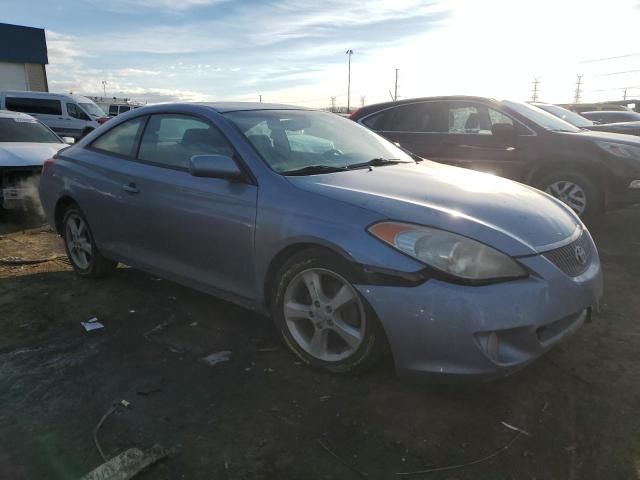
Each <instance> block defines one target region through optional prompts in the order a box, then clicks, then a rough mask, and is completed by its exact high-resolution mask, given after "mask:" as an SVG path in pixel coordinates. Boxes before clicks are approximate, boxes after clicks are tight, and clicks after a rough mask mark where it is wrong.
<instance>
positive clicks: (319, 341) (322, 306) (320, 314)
mask: <svg viewBox="0 0 640 480" xmlns="http://www.w3.org/2000/svg"><path fill="white" fill-rule="evenodd" d="M284 318H285V321H286V324H287V328H288V329H289V332H290V333H291V336H292V337H293V339H294V340H295V342H296V343H297V344H298V346H300V347H301V348H302V349H303V350H304V351H305V352H307V353H308V354H309V355H311V356H312V357H314V358H316V359H318V360H321V361H324V362H336V361H339V360H344V359H345V358H348V357H350V356H351V355H353V354H354V353H355V352H356V351H357V350H358V348H359V347H360V345H361V344H362V340H363V338H364V334H365V331H366V317H365V313H364V305H363V304H362V300H361V299H360V298H359V296H358V293H357V292H356V291H355V290H354V288H353V287H352V286H351V285H350V284H349V282H347V281H346V280H345V279H344V278H342V277H341V276H340V275H338V274H337V273H335V272H332V271H330V270H326V269H323V268H310V269H308V270H303V271H302V272H300V273H298V274H297V275H296V276H295V277H294V278H293V279H292V280H291V282H290V283H289V285H288V286H287V289H286V291H285V294H284Z"/></svg>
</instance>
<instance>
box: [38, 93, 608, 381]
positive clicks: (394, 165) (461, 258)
mask: <svg viewBox="0 0 640 480" xmlns="http://www.w3.org/2000/svg"><path fill="white" fill-rule="evenodd" d="M40 196H41V200H42V204H43V206H44V209H45V211H46V213H47V216H48V219H49V221H50V223H51V224H52V225H54V226H55V228H56V229H57V231H58V232H59V233H60V234H61V235H62V236H63V237H64V239H65V245H66V248H67V253H68V255H69V258H70V260H71V263H72V265H73V267H74V269H75V271H76V272H77V273H78V274H79V275H81V276H86V277H94V276H99V275H104V274H106V273H108V272H111V271H112V270H114V268H115V267H116V265H117V263H118V262H122V263H124V264H127V265H131V266H133V267H135V268H139V269H141V270H146V271H149V272H152V273H154V274H156V275H159V276H162V277H165V278H168V279H171V280H175V281H176V282H179V283H182V284H185V285H189V286H192V287H194V288H197V289H199V290H203V291H205V292H210V293H212V294H214V295H217V296H220V297H222V298H225V299H228V300H231V301H234V302H237V303H240V304H242V305H245V306H247V307H249V308H252V309H255V310H257V311H260V312H263V313H265V314H268V315H270V316H271V317H272V318H273V320H274V322H275V324H276V326H277V329H278V331H279V332H280V334H281V335H282V337H283V339H284V341H285V342H286V344H287V345H288V346H289V348H290V349H291V350H292V351H293V352H294V353H295V354H296V355H298V356H299V357H300V358H301V359H302V360H303V361H304V362H306V363H307V364H309V365H312V366H315V367H320V368H325V369H327V370H331V371H333V372H353V371H358V370H362V369H364V368H366V367H368V366H370V365H371V364H372V363H373V362H374V361H375V360H376V359H377V358H378V357H379V353H381V352H382V351H384V350H387V349H386V348H385V347H386V346H387V345H388V347H389V348H388V350H389V351H390V352H391V356H392V357H393V361H394V363H395V366H396V369H397V371H398V373H401V374H424V373H438V374H449V375H461V376H462V375H466V376H494V375H501V374H506V373H509V372H512V371H513V370H515V369H517V368H518V367H521V366H524V365H526V364H527V363H529V362H531V361H532V360H534V359H535V358H537V357H538V356H540V355H541V354H543V353H544V352H545V351H547V350H548V349H549V348H550V347H551V346H552V345H554V344H555V343H557V342H558V341H560V340H561V339H562V338H564V337H565V336H566V335H567V334H569V333H571V332H573V331H575V330H576V329H577V328H578V327H579V326H580V325H582V323H583V322H584V321H585V320H586V319H587V318H588V316H589V315H590V312H591V307H592V306H593V305H595V304H596V303H597V301H598V299H599V297H600V295H601V292H602V278H601V272H600V263H599V259H598V253H597V251H596V247H595V245H594V243H593V240H592V239H591V236H590V235H589V232H588V231H587V229H586V228H585V226H584V225H583V224H582V222H581V221H580V220H579V219H578V218H577V216H576V215H575V214H574V213H573V212H572V211H571V210H570V209H569V208H568V207H566V206H565V205H563V204H562V203H560V202H559V201H557V200H555V199H554V198H552V197H550V196H549V195H546V194H544V193H541V192H539V191H537V190H535V189H533V188H530V187H527V186H525V185H521V184H518V183H515V182H512V181H509V180H505V179H502V178H498V177H495V176H492V175H487V174H482V173H476V172H472V171H469V170H464V169H459V168H455V167H449V166H444V165H441V164H438V163H433V162H431V161H428V160H424V159H421V158H419V157H415V156H411V155H409V154H407V153H405V151H404V150H402V149H401V148H398V147H397V146H395V145H394V144H392V143H390V142H388V141H387V140H384V139H383V138H381V137H379V136H378V135H376V134H374V133H372V132H370V131H368V130H367V129H365V128H364V127H361V126H360V125H358V124H356V123H354V122H352V121H350V120H347V119H344V118H341V117H339V116H338V115H334V114H331V113H325V112H319V111H313V110H305V109H299V108H295V107H288V106H283V105H265V104H237V103H216V104H176V105H158V106H152V107H144V108H140V109H136V110H134V111H131V112H129V113H127V114H124V115H121V116H118V117H117V118H115V119H113V120H110V121H109V122H108V123H106V124H105V125H103V126H102V127H100V128H98V129H97V130H96V131H95V132H93V133H92V134H90V135H88V136H87V137H85V138H83V139H82V140H81V141H79V142H78V143H77V144H75V145H74V146H72V147H70V148H67V149H65V150H63V151H61V152H60V153H58V154H57V155H56V156H55V157H54V158H53V159H51V160H49V161H47V162H46V163H45V167H44V171H43V173H42V178H41V184H40Z"/></svg>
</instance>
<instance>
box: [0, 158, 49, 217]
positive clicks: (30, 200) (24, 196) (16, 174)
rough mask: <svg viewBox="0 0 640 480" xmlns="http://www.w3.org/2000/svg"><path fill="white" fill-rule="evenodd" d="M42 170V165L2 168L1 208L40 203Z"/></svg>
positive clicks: (7, 208)
mask: <svg viewBox="0 0 640 480" xmlns="http://www.w3.org/2000/svg"><path fill="white" fill-rule="evenodd" d="M40 171H41V167H25V168H18V167H16V168H7V169H0V208H3V209H5V210H11V209H14V208H21V207H24V206H27V205H32V204H38V203H39V200H38V184H39V180H40Z"/></svg>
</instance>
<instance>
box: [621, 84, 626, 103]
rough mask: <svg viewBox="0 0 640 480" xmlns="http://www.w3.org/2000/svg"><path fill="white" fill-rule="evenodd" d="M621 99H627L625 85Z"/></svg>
mask: <svg viewBox="0 0 640 480" xmlns="http://www.w3.org/2000/svg"><path fill="white" fill-rule="evenodd" d="M622 99H623V100H625V101H626V100H627V87H624V94H623V95H622Z"/></svg>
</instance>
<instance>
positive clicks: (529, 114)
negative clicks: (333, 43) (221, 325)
mask: <svg viewBox="0 0 640 480" xmlns="http://www.w3.org/2000/svg"><path fill="white" fill-rule="evenodd" d="M351 119H353V120H355V121H356V122H359V123H361V124H363V125H365V126H367V127H369V128H370V129H371V130H374V131H375V132H377V133H379V134H380V135H382V136H384V137H386V138H388V139H389V140H392V141H394V142H397V143H399V144H400V145H401V146H402V147H404V148H405V149H407V150H409V151H411V152H413V153H415V154H417V155H419V156H421V157H425V158H429V159H431V160H435V161H438V162H442V163H447V164H450V165H456V166H460V167H466V168H472V169H474V170H481V171H485V172H489V173H493V174H496V175H500V176H503V177H507V178H510V179H513V180H517V181H520V182H523V183H527V184H529V185H533V186H535V187H537V188H540V189H541V190H544V191H546V192H547V193H549V194H551V195H553V196H555V197H556V198H559V199H561V200H563V201H564V202H565V203H567V204H568V205H569V206H570V207H571V208H572V209H573V210H575V211H576V212H577V213H578V214H579V215H580V216H581V217H583V218H585V219H587V218H592V217H594V216H596V215H597V214H598V213H600V212H602V211H604V210H607V209H611V208H615V207H619V206H624V205H628V204H631V203H638V202H640V139H637V138H635V137H632V136H629V135H618V134H613V133H605V132H591V131H586V130H582V129H580V128H577V127H574V126H573V125H571V124H570V123H567V122H565V121H564V120H561V119H559V118H557V117H555V116H553V115H551V114H550V113H547V112H545V111H543V110H540V109H539V108H536V107H534V106H531V105H529V104H527V103H524V102H514V101H507V100H505V101H497V100H493V99H489V98H483V97H465V96H456V97H432V98H414V99H410V100H402V101H400V102H388V103H380V104H376V105H369V106H366V107H363V108H361V109H360V110H357V111H356V112H354V113H353V114H352V115H351Z"/></svg>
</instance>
